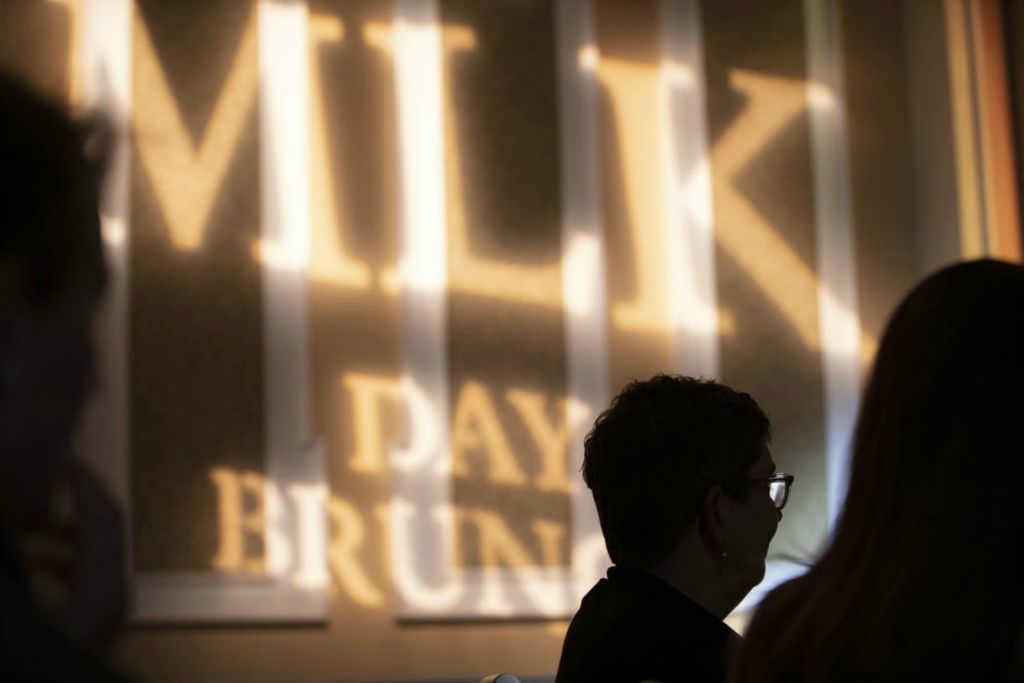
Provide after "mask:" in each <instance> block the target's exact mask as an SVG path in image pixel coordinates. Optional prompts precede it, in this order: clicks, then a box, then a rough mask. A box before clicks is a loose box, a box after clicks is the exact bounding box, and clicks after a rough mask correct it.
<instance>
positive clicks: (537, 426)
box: [505, 389, 569, 493]
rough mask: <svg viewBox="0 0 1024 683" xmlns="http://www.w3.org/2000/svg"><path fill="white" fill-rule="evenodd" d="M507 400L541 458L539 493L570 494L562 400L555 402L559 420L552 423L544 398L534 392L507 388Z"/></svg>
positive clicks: (565, 414) (567, 430) (566, 426)
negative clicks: (524, 425)
mask: <svg viewBox="0 0 1024 683" xmlns="http://www.w3.org/2000/svg"><path fill="white" fill-rule="evenodd" d="M505 398H506V400H507V401H508V402H509V403H510V404H511V405H512V407H513V408H515V409H516V412H517V413H518V414H519V417H521V418H522V420H523V422H524V423H525V424H526V429H527V430H528V431H529V433H530V436H531V437H532V438H533V441H534V443H535V444H536V446H537V449H538V451H539V452H540V456H541V466H542V469H541V473H540V475H539V476H538V477H537V480H536V482H535V484H534V485H535V486H536V487H537V488H538V489H539V490H541V491H557V492H559V493H568V492H569V468H568V466H567V461H566V457H567V454H568V450H569V424H568V413H567V408H566V403H565V401H564V400H563V401H559V402H558V415H559V417H560V419H559V420H558V421H557V422H552V421H551V420H549V419H548V415H547V403H548V401H547V397H546V396H545V395H544V394H542V393H540V392H537V391H526V390H523V389H509V390H508V391H507V392H505Z"/></svg>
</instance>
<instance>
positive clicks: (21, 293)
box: [0, 74, 105, 526]
mask: <svg viewBox="0 0 1024 683" xmlns="http://www.w3.org/2000/svg"><path fill="white" fill-rule="evenodd" d="M86 142H87V137H86V135H85V134H84V130H83V129H80V128H78V127H77V126H76V125H75V124H73V123H72V122H71V120H70V119H69V117H68V115H67V113H66V112H65V111H63V109H61V108H60V107H59V106H57V105H55V104H52V103H49V102H47V101H45V100H43V99H41V98H39V97H38V96H37V95H35V94H34V93H32V92H31V91H30V90H29V89H27V88H26V87H24V86H22V85H21V84H19V83H18V82H17V81H14V80H13V79H11V78H9V77H7V76H4V75H2V74H0V475H2V480H3V481H2V482H0V519H3V520H5V521H6V522H7V523H8V524H15V525H19V526H20V525H25V524H33V523H35V522H37V521H38V518H39V517H40V516H42V515H44V514H45V513H46V509H45V508H46V506H47V505H48V501H49V499H50V486H51V485H52V482H53V479H54V476H55V475H56V474H57V473H58V472H59V471H60V470H61V469H62V468H64V467H66V465H67V463H68V460H69V458H68V454H69V451H70V445H71V441H72V438H73V435H74V430H75V426H76V423H77V420H78V417H79V413H80V411H81V408H82V404H83V402H84V399H85V397H86V395H87V393H88V391H89V389H90V388H91V384H92V381H93V359H92V344H91V333H92V322H93V316H94V313H95V309H96V306H97V304H98V302H99V297H100V294H101V291H102V288H103V285H104V281H105V270H104V266H103V260H102V248H101V242H100V232H99V215H98V211H97V178H98V172H97V166H96V164H95V163H94V162H93V161H91V160H90V159H89V158H88V156H87V154H86V152H85V149H86Z"/></svg>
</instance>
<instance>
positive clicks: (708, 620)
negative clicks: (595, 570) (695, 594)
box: [555, 567, 739, 683]
mask: <svg viewBox="0 0 1024 683" xmlns="http://www.w3.org/2000/svg"><path fill="white" fill-rule="evenodd" d="M738 640H739V636H738V635H736V633H735V632H734V631H733V630H732V629H731V628H729V627H728V626H726V625H725V624H724V623H722V621H720V620H719V619H717V618H716V617H715V616H714V615H712V614H711V613H710V612H708V611H707V610H705V609H704V608H703V607H701V606H700V605H698V604H697V603H695V602H694V601H693V600H691V599H690V598H688V597H686V596H685V595H684V594H682V593H680V592H679V591H678V590H676V589H675V588H673V587H672V586H670V585H668V584H667V583H665V582H664V581H662V580H661V579H659V578H657V577H655V576H652V575H650V574H647V573H646V572H642V571H638V570H635V569H628V568H626V567H612V568H611V569H609V570H608V578H607V579H601V580H600V581H598V582H597V585H595V586H594V587H593V588H591V589H590V592H589V593H587V594H586V596H584V598H583V602H582V603H581V605H580V609H579V611H578V612H577V613H576V616H575V617H573V620H572V623H571V624H569V632H568V633H566V635H565V643H564V644H563V645H562V658H561V661H560V662H559V664H558V676H557V677H556V678H555V683H596V682H601V681H607V682H608V683H620V682H621V683H627V682H628V683H637V681H645V680H653V681H658V682H659V683H684V682H685V683H690V682H694V681H700V682H701V683H704V682H707V683H711V682H712V681H713V682H714V683H721V681H723V680H725V669H726V664H727V660H728V654H729V651H730V649H731V648H732V647H734V645H735V643H736V642H738Z"/></svg>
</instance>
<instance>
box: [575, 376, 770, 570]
mask: <svg viewBox="0 0 1024 683" xmlns="http://www.w3.org/2000/svg"><path fill="white" fill-rule="evenodd" d="M770 439H771V426H770V423H769V421H768V417H767V415H765V413H764V411H763V410H761V407H760V406H758V404H757V402H755V401H754V399H753V398H751V397H750V395H749V394H745V393H741V392H737V391H734V390H732V389H730V388H729V387H727V386H725V385H722V384H719V383H717V382H714V381H712V380H707V379H695V378H692V377H682V376H679V375H665V374H659V375H655V376H654V377H652V378H651V379H649V380H647V381H643V382H642V381H634V382H631V383H630V384H628V385H626V387H625V388H624V389H623V390H622V391H621V392H620V393H619V395H618V396H616V397H615V398H614V399H613V400H612V403H611V406H610V407H609V408H608V409H607V410H605V411H604V412H603V413H601V415H600V416H599V417H598V418H597V420H596V421H595V422H594V427H593V429H591V430H590V433H589V434H587V438H586V441H585V442H584V455H583V479H584V480H585V481H586V483H587V486H589V487H590V489H591V491H592V492H593V494H594V503H595V504H596V505H597V512H598V516H599V518H600V520H601V530H602V532H603V533H604V538H605V544H606V545H607V547H608V554H609V555H610V556H611V559H612V561H613V562H615V563H616V564H620V565H628V566H634V567H638V568H648V567H650V566H651V565H653V564H654V563H656V562H657V561H659V560H661V559H662V558H664V557H665V556H666V555H667V554H668V553H669V551H670V550H671V549H672V547H673V546H674V545H675V544H676V543H677V542H678V540H679V538H680V536H682V534H683V533H684V532H685V531H686V529H687V527H688V526H689V525H690V524H691V523H692V522H693V521H694V520H695V519H696V517H697V514H698V511H699V509H700V505H701V501H702V500H703V497H704V494H705V493H706V492H707V490H708V489H709V488H710V487H711V486H713V485H715V484H720V485H722V486H723V488H724V489H725V490H726V492H727V493H728V494H729V495H731V496H733V497H737V498H738V497H740V496H741V495H744V494H743V491H744V489H743V487H735V486H730V485H729V484H730V482H735V481H736V480H738V479H741V478H742V477H743V476H744V471H745V470H746V469H747V468H748V467H749V466H750V465H751V464H753V462H754V461H755V460H757V458H758V457H759V456H760V454H761V452H762V449H763V448H764V447H765V445H766V444H767V443H768V442H769V441H770Z"/></svg>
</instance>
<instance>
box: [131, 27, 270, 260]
mask: <svg viewBox="0 0 1024 683" xmlns="http://www.w3.org/2000/svg"><path fill="white" fill-rule="evenodd" d="M256 25H257V22H256V13H255V12H252V13H251V14H250V15H249V20H248V23H247V24H246V27H245V29H244V31H243V33H242V40H241V43H240V44H239V46H238V49H237V51H236V52H235V59H234V62H233V63H232V65H231V68H230V70H229V72H228V76H227V79H226V80H225V82H224V86H223V88H221V90H220V93H219V94H218V96H217V102H216V104H215V105H214V108H213V114H212V116H211V117H210V123H209V125H208V126H207V128H206V133H205V135H204V136H203V139H202V141H201V142H200V144H199V146H198V149H197V148H196V146H195V144H194V143H193V141H192V139H191V137H190V136H189V133H188V130H187V128H186V127H185V123H184V121H183V120H182V115H181V111H180V109H179V104H178V102H176V101H175V99H174V96H173V95H172V93H171V89H170V86H169V85H168V82H167V76H166V74H165V73H164V70H163V66H162V65H161V64H160V58H159V56H158V55H157V53H156V50H155V48H154V47H153V42H152V39H151V37H150V35H149V30H148V28H147V27H146V24H145V22H144V21H143V20H142V19H141V18H138V19H136V21H135V61H134V68H135V72H136V75H135V80H136V82H137V83H144V84H145V86H146V94H147V99H148V102H147V103H146V106H144V107H136V108H135V110H134V111H135V132H136V140H137V144H138V149H139V156H140V157H141V159H142V165H143V167H144V168H145V170H146V174H147V175H148V177H149V179H150V180H151V182H152V184H153V190H154V192H155V194H156V199H157V202H158V203H159V205H160V209H161V210H162V212H163V215H164V219H165V221H166V222H167V227H168V230H169V231H170V237H171V243H172V244H173V245H174V246H175V247H176V248H178V249H185V250H194V249H197V248H199V246H200V245H201V244H202V241H203V237H204V229H205V228H206V227H207V221H208V219H209V217H210V211H211V210H212V208H213V203H214V201H215V200H216V199H217V197H218V193H219V191H220V188H221V183H222V181H223V180H224V176H225V174H226V173H227V170H228V166H229V164H230V163H231V160H232V158H233V157H234V154H235V151H236V150H237V148H238V144H239V141H240V139H241V136H242V133H243V131H244V129H245V125H246V122H247V121H248V120H249V117H250V116H251V114H252V110H253V105H254V103H255V102H256V85H257V73H256V39H257V31H256ZM254 201H255V198H254Z"/></svg>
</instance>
